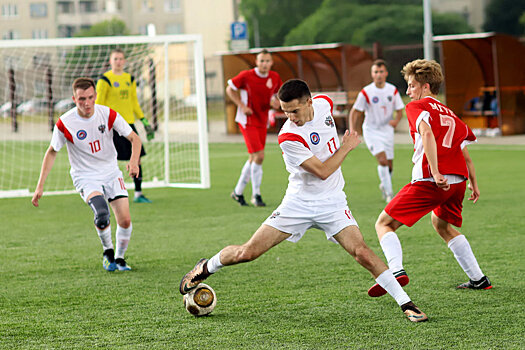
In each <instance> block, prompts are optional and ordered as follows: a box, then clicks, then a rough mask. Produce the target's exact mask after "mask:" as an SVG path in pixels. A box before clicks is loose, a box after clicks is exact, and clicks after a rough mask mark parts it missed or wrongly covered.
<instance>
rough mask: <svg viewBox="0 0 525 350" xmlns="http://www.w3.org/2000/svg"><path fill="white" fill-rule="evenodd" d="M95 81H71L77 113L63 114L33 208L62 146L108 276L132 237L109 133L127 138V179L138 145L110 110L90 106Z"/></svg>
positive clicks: (134, 169) (134, 168)
mask: <svg viewBox="0 0 525 350" xmlns="http://www.w3.org/2000/svg"><path fill="white" fill-rule="evenodd" d="M96 97H97V94H96V92H95V82H94V81H93V80H92V79H89V78H77V79H76V80H75V81H74V82H73V101H74V102H75V104H76V108H73V109H71V110H70V111H68V112H66V113H65V114H63V115H62V116H61V117H60V118H59V119H58V121H57V123H56V125H55V128H54V129H53V136H52V138H51V145H50V146H49V148H48V149H47V151H46V154H45V156H44V160H43V162H42V170H41V172H40V177H39V179H38V184H37V186H36V189H35V193H34V195H33V199H32V203H33V205H34V206H35V207H38V204H39V203H38V202H39V200H40V198H41V197H42V195H43V193H44V183H45V181H46V179H47V176H48V175H49V172H50V171H51V168H52V167H53V164H54V162H55V159H56V155H57V152H58V151H60V149H62V147H63V146H64V145H66V147H67V151H68V156H69V163H70V165H71V171H70V173H71V178H72V179H73V184H74V185H75V188H76V189H77V191H78V192H79V193H80V196H81V197H82V199H83V200H84V201H85V202H86V203H87V204H89V206H90V207H91V209H92V210H93V212H94V214H95V220H94V222H95V228H96V230H97V233H98V235H99V237H100V241H101V242H102V246H103V248H104V252H103V258H102V265H103V267H104V269H106V270H108V271H115V270H119V271H126V270H131V268H130V267H129V266H128V265H127V264H126V260H125V259H124V254H125V252H126V250H127V248H128V244H129V240H130V238H131V231H132V225H131V217H130V213H129V202H128V191H127V190H126V187H125V186H124V180H123V176H122V172H121V171H120V169H119V167H118V164H117V152H116V150H115V146H114V144H113V133H114V132H117V133H119V134H120V135H121V136H124V137H126V138H127V139H128V140H129V141H130V142H131V144H132V156H131V159H130V161H129V163H128V165H127V170H128V172H129V175H130V176H131V177H135V176H137V175H138V172H139V169H138V162H139V154H140V148H141V145H142V143H141V141H140V138H139V137H138V135H137V134H136V133H135V132H133V130H132V129H131V127H130V126H129V124H128V123H127V122H126V121H125V120H124V118H122V116H120V115H119V114H118V113H117V112H115V111H114V110H112V109H110V108H108V107H106V106H101V105H96V104H95V99H96ZM106 200H107V201H108V202H109V204H110V206H111V209H112V210H113V213H114V214H115V218H116V220H117V232H116V243H117V247H116V252H115V249H114V246H113V241H112V239H111V226H110V212H109V207H108V204H107V202H106Z"/></svg>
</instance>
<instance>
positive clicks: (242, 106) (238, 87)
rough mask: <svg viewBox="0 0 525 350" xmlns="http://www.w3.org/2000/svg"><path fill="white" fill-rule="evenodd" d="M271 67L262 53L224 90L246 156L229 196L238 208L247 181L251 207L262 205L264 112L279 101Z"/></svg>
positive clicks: (268, 57)
mask: <svg viewBox="0 0 525 350" xmlns="http://www.w3.org/2000/svg"><path fill="white" fill-rule="evenodd" d="M272 64H273V60H272V55H271V54H270V53H269V52H268V51H266V50H263V51H261V52H260V53H259V54H258V55H257V59H256V65H257V67H255V68H254V69H250V70H244V71H242V72H240V73H239V74H238V75H237V76H236V77H234V78H232V79H230V80H228V87H227V88H226V93H227V94H228V96H229V97H230V98H231V99H232V101H233V102H234V103H235V104H236V105H237V116H236V118H235V121H236V122H237V123H238V124H239V127H240V129H241V132H242V134H243V136H244V142H245V143H246V147H247V148H248V154H249V157H248V160H247V161H246V163H245V164H244V167H243V168H242V170H241V176H240V177H239V181H238V182H237V185H236V186H235V189H234V190H233V192H232V194H231V197H232V198H233V199H234V200H235V201H237V202H238V203H239V204H240V205H247V204H246V201H245V200H244V195H243V192H244V188H245V187H246V185H247V184H248V182H250V180H251V182H252V203H253V204H254V205H255V206H256V207H264V206H265V205H266V204H265V203H264V202H263V200H262V197H261V182H262V176H263V170H262V163H263V160H264V146H265V144H266V129H267V125H268V112H269V110H270V108H274V109H279V107H280V106H279V100H278V99H277V98H276V97H275V94H276V93H277V91H278V90H279V88H280V87H281V85H282V81H281V78H280V77H279V74H278V73H277V72H274V71H272V70H270V69H271V68H272Z"/></svg>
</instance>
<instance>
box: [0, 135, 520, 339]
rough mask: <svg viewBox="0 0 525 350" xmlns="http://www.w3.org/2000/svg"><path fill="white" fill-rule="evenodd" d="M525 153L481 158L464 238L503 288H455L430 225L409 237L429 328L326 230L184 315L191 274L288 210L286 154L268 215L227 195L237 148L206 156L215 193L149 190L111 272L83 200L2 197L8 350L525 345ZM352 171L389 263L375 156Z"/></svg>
mask: <svg viewBox="0 0 525 350" xmlns="http://www.w3.org/2000/svg"><path fill="white" fill-rule="evenodd" d="M524 151H525V147H523V146H488V145H474V146H471V147H470V153H471V156H472V158H473V159H474V162H475V164H476V168H477V173H478V178H479V183H480V189H481V199H480V201H479V202H478V203H477V204H475V205H472V203H470V202H468V201H467V200H465V208H464V225H463V228H462V229H461V231H462V232H463V233H465V234H466V235H467V237H468V238H469V241H470V244H471V246H472V248H473V250H474V253H475V254H476V256H477V258H478V261H479V263H480V265H481V268H482V269H483V271H484V272H485V273H486V274H487V275H488V276H489V277H490V279H491V280H492V282H493V285H494V288H493V289H492V290H489V291H468V290H467V291H458V290H455V289H454V287H455V286H456V285H457V284H459V283H462V282H465V281H466V280H467V278H466V276H465V274H464V273H463V271H462V270H461V268H460V267H459V265H458V264H457V262H456V261H455V259H454V258H453V256H452V253H451V252H450V251H449V249H448V248H447V247H446V245H445V244H443V242H442V241H441V239H440V238H439V236H438V235H437V234H436V233H434V232H433V230H432V227H431V225H430V218H429V217H425V218H424V219H423V220H421V222H419V223H418V224H416V225H415V226H414V227H412V228H402V229H400V230H399V231H398V233H399V237H400V240H401V243H402V245H403V249H404V261H405V268H406V270H407V272H408V274H409V276H410V277H411V282H410V284H409V285H408V286H406V287H405V289H406V291H407V292H408V293H409V295H410V296H411V297H412V298H413V300H414V301H415V302H416V304H417V305H418V306H420V307H421V308H422V309H423V310H424V311H425V312H426V313H427V314H428V316H429V318H430V321H429V322H426V323H423V324H413V323H411V322H409V321H408V320H407V319H406V318H405V317H404V315H403V314H402V313H401V311H400V309H399V307H398V306H397V304H396V303H395V302H394V300H393V299H391V298H390V297H389V296H385V297H382V298H370V297H368V296H367V293H366V291H367V289H368V288H369V287H370V286H371V285H372V284H373V283H374V281H373V279H372V277H371V276H370V275H369V274H368V272H366V271H365V270H364V269H363V268H362V267H360V266H359V265H358V264H357V263H356V262H355V261H353V259H351V257H350V256H349V255H348V254H347V253H346V252H344V251H343V249H341V248H340V247H338V246H337V245H335V244H333V243H330V242H327V241H326V239H325V237H324V234H323V233H322V232H320V231H317V230H310V231H309V232H307V234H306V235H305V237H304V238H303V239H302V240H301V241H300V242H299V243H297V244H293V243H289V242H283V243H282V244H280V245H279V246H277V247H275V248H273V249H272V250H270V251H269V252H268V253H267V254H265V255H263V256H262V257H260V258H259V259H258V260H256V261H254V262H251V263H248V264H241V265H237V266H232V267H226V268H224V269H223V270H221V271H220V272H218V273H217V274H216V275H214V276H212V277H211V278H210V279H208V280H207V282H206V283H208V284H209V285H211V286H212V287H213V288H214V289H215V291H216V293H217V297H218V302H217V307H216V308H215V310H214V312H213V313H212V314H211V315H210V316H208V317H202V318H195V317H193V316H191V315H189V314H188V313H187V312H186V311H185V310H184V308H183V307H182V297H181V296H180V295H179V292H178V285H179V281H180V278H181V277H182V275H183V274H184V273H186V272H187V271H188V270H189V269H191V268H192V267H193V265H194V264H195V262H196V261H197V260H198V259H199V258H202V257H207V258H209V257H211V256H212V255H213V254H215V253H216V252H217V251H219V250H220V249H221V248H223V247H224V246H225V245H228V244H240V243H243V242H245V241H246V240H247V239H248V238H249V237H250V236H251V234H252V233H253V232H254V231H255V230H256V229H257V228H258V227H259V225H260V223H261V222H263V220H264V219H265V218H266V217H267V216H268V215H269V214H270V213H271V212H272V210H273V209H274V208H275V207H276V206H277V205H278V204H279V203H280V200H281V198H282V196H283V194H284V191H285V189H286V185H287V173H286V171H285V169H284V165H283V161H282V157H281V152H280V151H279V148H278V147H277V145H273V144H272V145H269V146H268V148H267V152H266V160H265V165H264V179H263V187H262V193H263V198H264V199H265V201H266V202H267V204H268V207H266V208H253V207H249V208H241V207H238V206H237V205H236V204H235V203H234V202H233V201H232V200H231V199H230V198H229V194H230V192H231V190H232V188H233V186H234V184H235V182H236V180H237V176H238V174H239V171H240V168H241V166H242V164H243V162H244V161H245V159H246V154H245V148H244V145H241V144H212V145H210V159H211V174H212V188H211V189H209V190H195V189H193V190H192V189H148V190H146V194H147V195H148V197H150V198H151V199H152V200H153V201H154V203H153V204H151V205H143V204H141V205H136V204H133V203H132V204H131V211H132V219H133V235H132V240H131V244H130V248H129V250H128V254H127V260H128V263H129V264H130V265H131V266H132V267H133V269H134V270H133V271H132V272H129V273H117V272H115V273H108V272H106V271H104V270H103V269H102V264H101V260H102V259H101V258H102V249H101V245H100V242H99V239H98V237H97V235H96V233H95V230H94V228H93V224H92V220H93V216H92V213H91V210H90V209H89V208H88V207H87V206H86V205H85V204H83V203H82V201H81V199H80V197H79V196H78V195H63V196H48V197H44V198H43V199H42V200H41V206H40V207H39V208H33V207H32V206H31V203H30V198H16V199H1V200H0V218H1V229H0V231H1V235H0V349H412V348H414V349H415V348H422V349H452V348H453V349H520V348H521V349H523V330H524V329H525V319H524V311H523V310H524V308H523V301H524V300H525V293H524V288H525V283H524V281H523V276H524V274H523V272H524V266H525V264H524V259H523V252H524V250H523V248H524V244H523V220H524V216H523V213H524V209H523V208H524V206H523V195H524V194H525V191H524V189H523V188H524V187H523V174H524V173H525V165H524V163H523V159H525V158H524ZM411 153H412V151H411V148H410V146H408V145H399V146H396V159H395V163H394V166H395V170H394V178H393V180H394V187H395V188H396V189H399V188H400V187H401V186H403V185H404V184H405V183H406V182H407V181H408V180H409V178H410V172H411V163H410V157H411ZM343 173H344V175H345V178H346V182H347V183H346V188H345V190H346V193H347V195H348V200H349V205H350V209H351V210H352V212H353V214H354V216H355V217H356V218H357V221H358V222H359V224H360V227H361V230H362V232H363V235H364V237H365V240H366V241H367V243H368V244H369V245H370V246H371V247H372V249H373V250H374V251H375V252H376V253H378V254H379V256H380V257H381V258H384V257H383V254H382V252H381V250H380V247H379V244H378V241H377V238H376V235H375V232H374V229H373V225H374V222H375V220H376V218H377V215H378V214H379V213H380V212H381V210H382V209H383V207H384V203H383V201H382V200H381V197H380V193H379V190H378V180H377V172H376V165H375V161H374V159H373V158H372V156H370V154H369V153H368V151H367V150H366V148H365V147H364V146H363V145H361V146H359V147H358V148H357V149H356V150H354V151H353V152H351V153H350V155H349V156H348V158H347V159H346V161H345V163H344V165H343ZM52 175H53V174H51V176H52ZM32 181H33V182H34V183H35V184H36V181H37V178H34V179H32ZM131 193H132V191H130V194H131ZM248 195H249V193H248ZM113 222H114V221H113ZM114 230H115V224H113V232H114Z"/></svg>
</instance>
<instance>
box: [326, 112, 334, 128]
mask: <svg viewBox="0 0 525 350" xmlns="http://www.w3.org/2000/svg"><path fill="white" fill-rule="evenodd" d="M324 123H325V124H326V126H330V127H332V128H333V127H334V126H335V125H334V120H333V119H332V116H331V115H329V116H327V117H326V119H325V120H324Z"/></svg>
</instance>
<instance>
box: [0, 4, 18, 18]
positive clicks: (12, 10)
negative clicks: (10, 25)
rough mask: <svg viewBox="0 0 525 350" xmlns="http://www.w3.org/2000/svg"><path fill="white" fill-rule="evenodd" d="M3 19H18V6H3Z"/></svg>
mask: <svg viewBox="0 0 525 350" xmlns="http://www.w3.org/2000/svg"><path fill="white" fill-rule="evenodd" d="M2 17H18V6H17V5H16V4H4V5H2Z"/></svg>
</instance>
